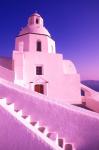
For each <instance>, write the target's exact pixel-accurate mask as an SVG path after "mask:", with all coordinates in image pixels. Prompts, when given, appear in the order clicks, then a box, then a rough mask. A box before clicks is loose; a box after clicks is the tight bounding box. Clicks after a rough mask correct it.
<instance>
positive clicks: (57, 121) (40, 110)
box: [0, 81, 99, 150]
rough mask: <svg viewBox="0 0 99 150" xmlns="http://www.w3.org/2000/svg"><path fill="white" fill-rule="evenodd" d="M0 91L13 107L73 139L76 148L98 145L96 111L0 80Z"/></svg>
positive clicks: (98, 125)
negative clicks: (54, 99) (59, 102)
mask: <svg viewBox="0 0 99 150" xmlns="http://www.w3.org/2000/svg"><path fill="white" fill-rule="evenodd" d="M0 83H1V84H0V95H1V96H3V97H4V96H6V97H7V98H8V99H9V100H10V101H13V102H14V103H15V105H16V108H18V109H23V112H24V114H30V115H31V116H32V117H33V119H35V120H39V121H40V122H42V123H43V124H45V125H47V126H48V128H49V129H50V130H51V131H56V132H58V134H59V136H60V137H65V139H66V140H67V141H68V142H73V143H74V144H75V146H76V148H77V150H89V149H90V150H98V149H99V115H98V114H97V113H94V112H90V111H88V110H84V109H81V108H78V107H76V106H71V105H69V104H67V105H65V106H63V105H59V104H57V103H54V102H51V101H49V99H48V98H47V97H46V96H44V95H41V94H37V93H32V92H29V91H28V90H26V89H24V88H22V87H19V86H17V85H13V84H8V83H7V82H5V83H4V81H3V83H2V81H0Z"/></svg>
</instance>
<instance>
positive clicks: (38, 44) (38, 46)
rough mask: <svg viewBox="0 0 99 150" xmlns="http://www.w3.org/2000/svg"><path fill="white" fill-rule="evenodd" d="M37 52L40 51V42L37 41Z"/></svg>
mask: <svg viewBox="0 0 99 150" xmlns="http://www.w3.org/2000/svg"><path fill="white" fill-rule="evenodd" d="M37 51H39V52H40V51H41V41H37Z"/></svg>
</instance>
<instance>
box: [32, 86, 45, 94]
mask: <svg viewBox="0 0 99 150" xmlns="http://www.w3.org/2000/svg"><path fill="white" fill-rule="evenodd" d="M34 90H35V91H36V92H38V93H41V94H44V85H43V84H36V85H35V86H34Z"/></svg>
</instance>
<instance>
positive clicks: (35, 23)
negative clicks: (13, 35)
mask: <svg viewBox="0 0 99 150" xmlns="http://www.w3.org/2000/svg"><path fill="white" fill-rule="evenodd" d="M28 33H31V34H32V33H33V34H41V35H46V36H51V35H50V33H49V32H48V30H47V29H46V28H45V27H44V25H43V18H42V17H41V16H40V15H39V14H38V13H34V14H32V15H31V16H30V17H29V19H28V24H27V26H26V27H24V28H22V30H21V31H20V33H19V35H24V34H28Z"/></svg>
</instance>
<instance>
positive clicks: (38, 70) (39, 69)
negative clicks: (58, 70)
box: [36, 66, 43, 75]
mask: <svg viewBox="0 0 99 150" xmlns="http://www.w3.org/2000/svg"><path fill="white" fill-rule="evenodd" d="M42 74H43V72H42V66H37V67H36V75H42Z"/></svg>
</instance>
